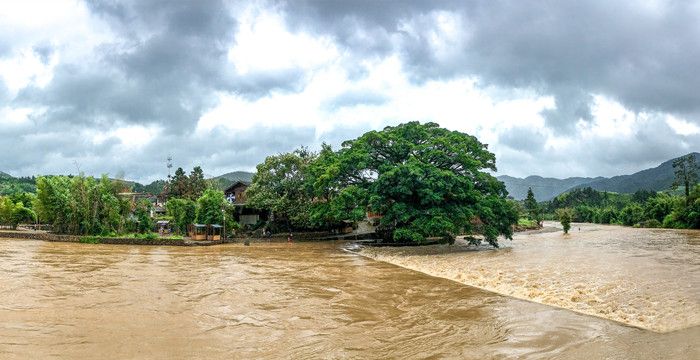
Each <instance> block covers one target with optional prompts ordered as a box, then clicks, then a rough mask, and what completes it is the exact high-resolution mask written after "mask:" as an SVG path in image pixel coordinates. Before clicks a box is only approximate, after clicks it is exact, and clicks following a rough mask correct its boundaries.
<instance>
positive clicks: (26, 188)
mask: <svg viewBox="0 0 700 360" xmlns="http://www.w3.org/2000/svg"><path fill="white" fill-rule="evenodd" d="M34 192H36V179H35V178H34V177H19V178H15V177H12V176H9V175H5V176H0V196H15V195H17V194H23V193H34ZM25 204H26V203H25Z"/></svg>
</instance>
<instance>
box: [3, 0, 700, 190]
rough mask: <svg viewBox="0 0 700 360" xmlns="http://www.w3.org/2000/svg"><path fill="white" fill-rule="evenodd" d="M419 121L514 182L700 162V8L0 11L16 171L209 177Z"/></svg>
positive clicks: (211, 6) (359, 4) (242, 5)
mask: <svg viewBox="0 0 700 360" xmlns="http://www.w3.org/2000/svg"><path fill="white" fill-rule="evenodd" d="M412 120H418V121H422V122H427V121H433V122H437V123H439V124H441V125H442V126H444V127H447V128H450V129H454V130H459V131H463V132H467V133H470V134H473V135H476V136H477V137H478V138H479V139H480V140H481V141H482V142H484V143H487V144H489V149H490V150H491V151H492V152H494V153H495V154H496V158H497V166H498V170H499V171H498V173H499V174H508V175H513V176H527V175H531V174H538V175H543V176H555V177H568V176H611V175H618V174H624V173H631V172H634V171H638V170H641V169H643V168H646V167H650V166H656V165H658V164H659V163H660V162H663V161H665V160H668V159H670V158H672V157H676V156H679V155H683V154H686V153H688V152H691V151H699V150H700V2H698V1H648V2H645V1H628V2H626V1H607V0H603V1H561V0H552V1H534V2H531V1H474V2H472V1H454V2H451V1H377V0H371V1H350V0H338V1H331V0H325V1H290V2H282V1H270V2H263V1H251V2H220V1H203V0H196V1H195V0H192V1H170V0H168V1H146V0H135V1H85V2H83V1H77V0H47V1H29V0H22V1H19V0H18V1H12V0H8V1H2V2H0V171H4V172H8V173H10V174H12V175H32V174H55V173H62V174H65V173H76V172H77V169H78V168H79V169H80V171H83V172H85V173H86V174H90V175H99V174H101V173H109V174H110V175H119V174H123V175H124V176H125V177H126V178H129V179H136V180H140V181H142V182H146V181H150V180H154V179H157V178H163V177H165V175H166V174H167V169H166V161H165V159H166V158H167V157H168V155H172V157H173V158H174V161H173V162H174V165H175V166H176V167H177V166H182V167H184V168H187V169H190V168H191V167H192V166H194V165H201V166H202V167H203V168H204V170H205V174H207V175H211V176H213V175H219V174H222V173H225V172H228V171H233V170H253V169H254V168H255V165H256V164H257V163H259V162H261V161H262V160H263V159H264V158H265V156H267V155H270V154H275V153H279V152H286V151H290V150H292V149H294V148H296V147H298V146H301V145H306V146H309V147H310V148H312V149H317V148H318V147H319V145H320V144H321V142H324V141H325V142H328V143H331V144H333V145H335V146H337V145H338V144H340V142H341V141H343V140H346V139H351V138H355V137H357V136H358V135H360V134H362V133H363V132H365V131H368V130H372V129H381V128H383V127H384V126H386V125H393V124H399V123H402V122H406V121H412Z"/></svg>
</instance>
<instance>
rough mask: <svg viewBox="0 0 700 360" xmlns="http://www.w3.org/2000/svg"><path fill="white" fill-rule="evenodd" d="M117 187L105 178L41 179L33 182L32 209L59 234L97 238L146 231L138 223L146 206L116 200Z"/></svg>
mask: <svg viewBox="0 0 700 360" xmlns="http://www.w3.org/2000/svg"><path fill="white" fill-rule="evenodd" d="M117 185H118V184H117V183H116V182H115V181H113V180H110V179H109V178H107V176H102V178H100V179H95V178H93V177H86V176H83V175H80V176H72V177H71V176H41V177H39V178H37V180H36V186H37V193H36V201H35V205H34V208H35V211H36V212H37V214H38V215H39V218H40V219H41V221H42V222H44V223H47V224H51V225H52V227H53V231H55V232H57V233H62V234H74V235H97V234H108V233H123V232H126V231H129V230H132V231H136V230H139V228H141V229H143V228H145V227H146V225H145V224H139V220H141V221H143V220H144V219H145V218H146V216H144V215H145V213H147V212H148V210H149V209H148V208H147V207H148V206H147V205H146V204H143V203H142V204H131V203H130V202H129V201H128V200H126V199H122V198H120V197H119V196H117V193H118V186H117ZM137 205H139V206H137ZM132 210H133V211H132Z"/></svg>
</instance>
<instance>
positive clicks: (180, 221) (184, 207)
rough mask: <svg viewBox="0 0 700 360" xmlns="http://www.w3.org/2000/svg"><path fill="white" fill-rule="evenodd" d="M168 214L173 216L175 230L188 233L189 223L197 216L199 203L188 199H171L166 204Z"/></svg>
mask: <svg viewBox="0 0 700 360" xmlns="http://www.w3.org/2000/svg"><path fill="white" fill-rule="evenodd" d="M165 208H166V211H167V212H168V215H170V216H171V217H172V218H173V222H174V224H173V225H174V230H175V231H176V232H178V233H180V234H186V233H187V225H189V224H192V223H194V221H195V219H196V218H197V205H196V204H195V202H194V201H192V200H188V199H170V200H168V202H167V203H166V204H165Z"/></svg>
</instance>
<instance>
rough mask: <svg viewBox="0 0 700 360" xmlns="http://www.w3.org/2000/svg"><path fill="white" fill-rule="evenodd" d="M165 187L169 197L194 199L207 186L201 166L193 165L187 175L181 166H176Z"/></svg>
mask: <svg viewBox="0 0 700 360" xmlns="http://www.w3.org/2000/svg"><path fill="white" fill-rule="evenodd" d="M167 188H168V195H169V196H170V197H173V198H183V199H189V200H192V201H196V200H197V199H198V198H199V197H201V196H202V194H203V193H204V190H205V189H206V188H207V181H206V180H205V179H204V171H203V170H202V168H201V167H199V166H195V167H194V168H193V169H192V172H190V175H189V176H187V174H185V171H184V170H182V168H177V170H175V176H173V177H172V178H171V179H170V182H169V183H168V184H167Z"/></svg>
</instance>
